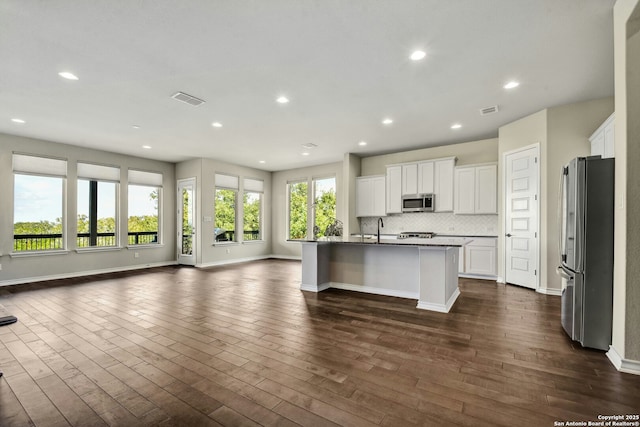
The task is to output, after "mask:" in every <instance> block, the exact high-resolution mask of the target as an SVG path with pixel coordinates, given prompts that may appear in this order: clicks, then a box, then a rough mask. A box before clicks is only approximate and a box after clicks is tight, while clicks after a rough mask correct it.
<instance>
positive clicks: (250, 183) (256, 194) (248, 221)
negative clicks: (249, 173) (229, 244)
mask: <svg viewBox="0 0 640 427" xmlns="http://www.w3.org/2000/svg"><path fill="white" fill-rule="evenodd" d="M263 190H264V182H263V181H260V180H257V179H249V178H245V180H244V197H243V201H242V227H243V233H242V240H243V241H251V240H262V192H263Z"/></svg>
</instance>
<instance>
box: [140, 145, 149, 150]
mask: <svg viewBox="0 0 640 427" xmlns="http://www.w3.org/2000/svg"><path fill="white" fill-rule="evenodd" d="M142 148H144V149H145V150H151V146H150V145H143V146H142Z"/></svg>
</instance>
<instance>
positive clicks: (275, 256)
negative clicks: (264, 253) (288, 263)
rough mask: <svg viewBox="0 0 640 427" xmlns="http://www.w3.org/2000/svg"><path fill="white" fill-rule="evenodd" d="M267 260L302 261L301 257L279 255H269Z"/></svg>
mask: <svg viewBox="0 0 640 427" xmlns="http://www.w3.org/2000/svg"><path fill="white" fill-rule="evenodd" d="M267 258H275V259H292V260H295V261H300V260H302V257H301V256H295V255H277V254H271V255H269V256H268V257H267Z"/></svg>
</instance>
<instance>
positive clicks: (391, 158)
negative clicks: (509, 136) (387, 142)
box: [360, 138, 498, 176]
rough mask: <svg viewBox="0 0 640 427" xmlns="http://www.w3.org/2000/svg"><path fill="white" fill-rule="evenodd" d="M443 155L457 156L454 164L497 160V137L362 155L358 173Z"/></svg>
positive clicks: (382, 170)
mask: <svg viewBox="0 0 640 427" xmlns="http://www.w3.org/2000/svg"><path fill="white" fill-rule="evenodd" d="M444 157H457V158H458V160H457V161H456V166H462V165H471V164H475V163H489V162H497V161H498V139H497V138H492V139H482V140H479V141H471V142H463V143H461V144H451V145H442V146H439V147H429V148H421V149H419V150H411V151H402V152H398V153H391V154H382V155H378V156H369V157H363V158H362V161H361V174H360V175H361V176H367V175H381V174H385V173H387V169H386V165H391V164H394V163H405V162H416V161H420V160H429V159H440V158H444Z"/></svg>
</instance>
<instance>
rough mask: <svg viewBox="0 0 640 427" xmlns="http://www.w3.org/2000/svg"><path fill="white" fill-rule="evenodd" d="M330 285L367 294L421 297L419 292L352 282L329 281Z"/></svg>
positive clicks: (410, 297)
mask: <svg viewBox="0 0 640 427" xmlns="http://www.w3.org/2000/svg"><path fill="white" fill-rule="evenodd" d="M329 285H330V287H332V288H335V289H342V290H345V291H355V292H364V293H366V294H377V295H385V296H388V297H399V298H409V299H418V297H419V293H418V292H410V291H400V290H396V289H386V288H376V287H373V286H363V285H354V284H351V283H341V282H329Z"/></svg>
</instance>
